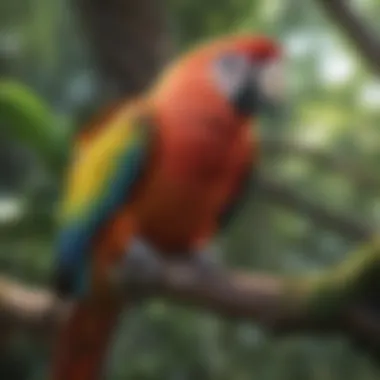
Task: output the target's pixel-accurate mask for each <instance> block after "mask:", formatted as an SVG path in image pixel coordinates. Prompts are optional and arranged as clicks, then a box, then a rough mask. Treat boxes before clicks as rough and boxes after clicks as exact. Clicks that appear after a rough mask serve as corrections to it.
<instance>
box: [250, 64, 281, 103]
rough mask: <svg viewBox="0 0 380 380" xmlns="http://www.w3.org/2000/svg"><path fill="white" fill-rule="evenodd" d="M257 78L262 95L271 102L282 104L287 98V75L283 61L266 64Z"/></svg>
mask: <svg viewBox="0 0 380 380" xmlns="http://www.w3.org/2000/svg"><path fill="white" fill-rule="evenodd" d="M260 74H261V75H260V76H259V77H258V78H257V79H258V85H259V87H260V91H261V93H262V94H263V95H264V96H265V98H266V99H268V100H269V101H274V102H280V101H281V100H283V98H284V96H285V75H284V67H283V64H282V62H281V61H277V60H276V61H272V62H270V63H268V64H266V65H265V66H264V67H263V69H262V71H261V73H260Z"/></svg>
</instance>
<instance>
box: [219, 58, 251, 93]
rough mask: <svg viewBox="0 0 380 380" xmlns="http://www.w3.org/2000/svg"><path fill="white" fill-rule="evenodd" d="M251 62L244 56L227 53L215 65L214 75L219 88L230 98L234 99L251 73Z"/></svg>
mask: <svg viewBox="0 0 380 380" xmlns="http://www.w3.org/2000/svg"><path fill="white" fill-rule="evenodd" d="M250 69H251V68H250V63H249V61H248V60H247V59H245V58H244V57H243V56H239V55H233V54H231V55H226V56H225V57H223V58H222V59H221V60H219V61H218V62H217V63H216V65H215V66H214V71H213V75H214V78H215V80H216V83H217V86H218V88H219V89H220V90H221V91H222V93H223V94H224V95H226V96H227V98H229V99H233V98H234V97H235V96H236V95H237V93H238V92H239V90H240V89H241V88H242V86H243V85H244V83H245V82H246V81H247V80H248V78H249V74H250Z"/></svg>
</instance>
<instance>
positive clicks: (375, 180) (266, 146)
mask: <svg viewBox="0 0 380 380" xmlns="http://www.w3.org/2000/svg"><path fill="white" fill-rule="evenodd" d="M262 149H263V152H264V153H265V154H268V155H269V157H273V156H277V155H279V154H288V155H295V156H300V157H303V158H307V159H308V160H310V162H311V163H312V164H317V165H321V166H324V167H326V168H328V169H333V170H336V171H337V172H338V173H341V174H343V175H345V176H346V177H347V178H348V179H350V180H351V181H352V182H354V183H355V184H356V185H359V186H361V187H363V188H366V189H380V177H379V176H377V175H374V174H372V173H370V172H369V171H368V170H367V169H366V168H365V167H364V166H363V165H362V166H359V165H357V164H355V163H354V162H351V161H350V160H349V159H348V158H347V157H340V156H337V155H333V154H330V153H329V152H326V151H324V150H322V149H320V148H318V147H314V146H312V145H308V144H306V143H303V142H302V141H285V140H279V139H264V140H263V141H262Z"/></svg>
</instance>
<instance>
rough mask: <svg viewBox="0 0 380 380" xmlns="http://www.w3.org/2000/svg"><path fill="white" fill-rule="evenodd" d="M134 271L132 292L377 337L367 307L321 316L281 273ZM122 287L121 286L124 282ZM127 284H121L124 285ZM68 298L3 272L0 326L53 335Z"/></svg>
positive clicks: (168, 267) (274, 326)
mask: <svg viewBox="0 0 380 380" xmlns="http://www.w3.org/2000/svg"><path fill="white" fill-rule="evenodd" d="M143 277H144V276H136V277H134V278H133V279H129V280H128V281H129V282H128V284H129V285H128V289H129V291H130V289H131V286H133V289H134V291H133V294H134V295H136V294H139V295H140V296H141V297H142V294H144V295H145V296H155V297H157V296H159V297H163V298H166V299H168V300H171V301H173V302H177V303H180V304H185V305H191V306H196V307H199V308H202V309H205V310H209V311H213V312H216V313H218V314H219V315H220V316H224V317H229V318H231V317H232V318H240V319H246V320H252V321H255V322H258V323H260V324H261V325H262V326H263V327H266V328H268V329H269V330H271V331H274V332H282V333H284V332H286V333H297V332H302V333H305V332H308V333H334V332H342V330H343V331H344V332H345V333H349V334H350V335H351V336H353V337H354V338H355V339H358V338H360V340H361V341H362V342H364V343H365V344H366V345H367V346H368V345H369V344H370V345H371V346H376V345H378V344H379V342H380V328H379V324H378V323H377V320H375V322H376V323H374V321H372V320H371V319H370V318H371V316H369V315H367V314H366V312H365V310H362V309H360V308H354V309H352V311H349V312H347V313H345V314H344V315H342V316H340V317H339V319H336V320H335V319H330V320H322V319H319V318H317V317H313V316H312V315H310V314H308V313H307V312H306V310H305V307H304V305H303V302H302V299H301V298H300V296H299V294H298V295H297V294H295V293H294V294H292V293H288V290H285V284H286V283H285V282H284V280H283V279H281V278H279V277H273V276H270V275H261V274H256V275H254V274H251V275H249V274H247V273H242V272H226V271H220V272H217V273H214V274H213V275H208V276H204V273H203V275H202V274H200V273H199V271H198V270H197V269H196V268H195V267H192V266H189V265H187V264H184V263H169V262H165V265H164V266H163V272H162V276H161V277H160V279H159V280H157V281H155V282H154V283H153V282H150V284H149V285H147V284H146V283H144V280H141V279H142V278H143ZM123 288H124V286H123ZM124 289H125V288H124ZM68 308H69V305H68V304H63V303H62V302H61V301H58V300H57V299H56V298H55V297H54V296H53V295H52V294H51V293H50V292H48V291H45V290H42V289H32V288H29V289H27V288H24V287H23V286H22V285H20V284H18V283H16V282H14V281H11V280H10V279H6V278H2V279H1V281H0V310H1V313H0V316H1V327H2V329H3V331H2V333H1V334H0V336H2V337H3V338H4V337H5V336H4V333H3V332H4V331H8V332H9V331H12V330H14V329H16V330H18V331H19V330H20V329H21V330H22V331H28V332H31V333H36V332H37V333H38V336H39V337H41V336H42V337H51V336H52V332H54V331H55V330H56V329H57V328H58V326H59V324H60V322H61V318H62V316H63V315H64V314H65V313H64V311H67V310H68Z"/></svg>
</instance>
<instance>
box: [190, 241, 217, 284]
mask: <svg viewBox="0 0 380 380" xmlns="http://www.w3.org/2000/svg"><path fill="white" fill-rule="evenodd" d="M218 256H219V249H217V248H216V247H208V248H205V249H201V250H199V251H195V252H191V253H190V263H191V264H192V265H194V266H195V267H196V268H198V270H199V273H200V275H201V276H205V277H209V276H215V275H217V274H219V273H220V271H221V266H220V263H219V260H218Z"/></svg>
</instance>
